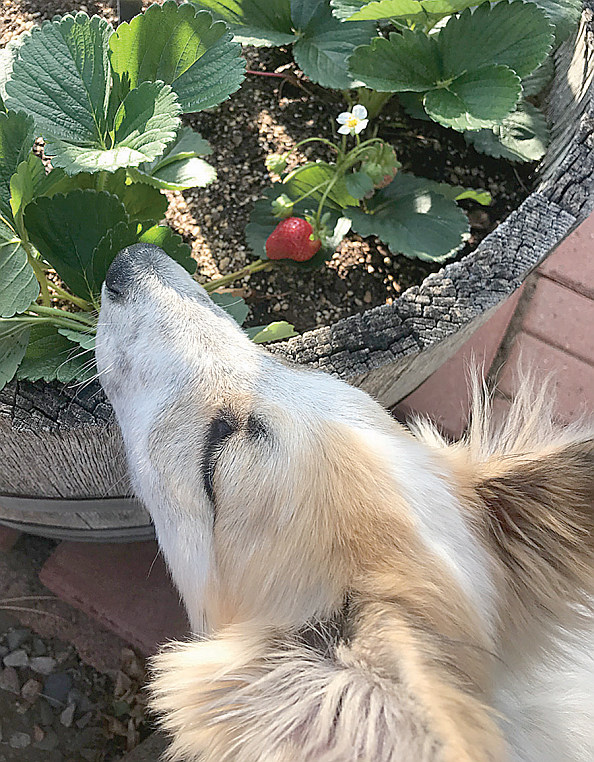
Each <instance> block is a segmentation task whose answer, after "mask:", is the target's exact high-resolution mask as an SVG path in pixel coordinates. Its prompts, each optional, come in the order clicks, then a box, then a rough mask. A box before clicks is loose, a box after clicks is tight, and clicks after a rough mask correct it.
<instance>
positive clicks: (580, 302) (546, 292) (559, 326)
mask: <svg viewBox="0 0 594 762" xmlns="http://www.w3.org/2000/svg"><path fill="white" fill-rule="evenodd" d="M522 328H523V330H524V331H526V332H527V333H531V334H532V335H533V336H537V337H538V338H539V339H541V340H542V341H544V342H545V343H547V344H551V345H552V346H555V347H557V348H559V349H562V350H564V351H565V352H569V353H570V354H572V355H575V356H576V357H579V358H580V359H582V360H585V361H586V362H588V363H591V364H594V300H593V299H588V298H587V297H585V296H582V295H581V294H579V293H576V292H575V291H572V290H571V289H569V288H567V287H566V286H561V285H559V284H558V283H555V281H552V280H549V279H548V278H538V280H537V282H536V289H535V291H534V294H533V296H532V299H531V300H530V304H529V305H528V309H527V311H526V315H525V317H524V321H523V324H522Z"/></svg>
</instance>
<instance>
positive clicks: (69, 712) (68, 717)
mask: <svg viewBox="0 0 594 762" xmlns="http://www.w3.org/2000/svg"><path fill="white" fill-rule="evenodd" d="M75 710H76V706H75V705H74V704H68V706H67V707H66V709H64V711H63V712H62V713H61V714H60V722H61V723H62V725H64V727H65V728H69V727H70V726H71V725H72V721H73V720H74V712H75Z"/></svg>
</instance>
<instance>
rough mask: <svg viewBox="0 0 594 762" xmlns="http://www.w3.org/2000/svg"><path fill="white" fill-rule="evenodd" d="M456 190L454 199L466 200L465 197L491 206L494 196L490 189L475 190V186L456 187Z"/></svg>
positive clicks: (482, 204)
mask: <svg viewBox="0 0 594 762" xmlns="http://www.w3.org/2000/svg"><path fill="white" fill-rule="evenodd" d="M454 191H456V195H455V196H454V201H464V200H465V199H468V200H470V201H475V202H476V203H477V204H480V205H481V206H490V205H491V202H492V201H493V197H492V196H491V194H490V193H489V191H486V190H475V189H474V188H462V189H460V188H456V187H455V188H454Z"/></svg>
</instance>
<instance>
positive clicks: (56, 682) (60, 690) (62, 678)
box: [43, 672, 72, 706]
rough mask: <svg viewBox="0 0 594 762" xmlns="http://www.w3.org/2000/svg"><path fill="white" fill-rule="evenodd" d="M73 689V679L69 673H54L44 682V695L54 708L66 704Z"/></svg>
mask: <svg viewBox="0 0 594 762" xmlns="http://www.w3.org/2000/svg"><path fill="white" fill-rule="evenodd" d="M71 688H72V678H71V677H70V675H69V674H68V673H67V672H53V673H52V674H51V675H48V676H47V677H46V678H45V680H44V681H43V695H44V696H45V698H46V699H47V700H48V701H49V702H50V704H52V705H53V706H56V705H58V704H65V703H66V698H67V697H68V691H69V690H70V689H71Z"/></svg>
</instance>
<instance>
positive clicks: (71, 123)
mask: <svg viewBox="0 0 594 762" xmlns="http://www.w3.org/2000/svg"><path fill="white" fill-rule="evenodd" d="M111 33H112V28H111V26H110V24H108V23H107V21H104V20H102V19H100V18H99V17H98V16H93V18H91V19H89V17H88V16H87V15H86V13H82V12H81V13H77V14H76V16H71V15H68V16H65V17H64V18H62V19H59V20H56V21H46V22H44V23H43V24H42V25H41V27H38V28H35V29H33V30H32V31H31V33H30V35H29V36H27V37H26V38H25V39H24V41H23V44H22V46H21V47H20V48H19V53H18V57H17V59H16V60H15V61H14V64H13V70H12V75H11V79H10V81H9V82H8V83H7V85H6V92H7V94H8V105H9V107H10V108H21V109H24V110H25V111H27V113H29V114H30V115H31V116H32V117H33V118H34V119H35V123H36V126H37V128H38V129H39V130H40V132H41V134H42V135H43V137H44V138H46V139H48V138H59V139H61V140H63V141H65V142H67V143H75V144H77V145H98V144H99V143H100V141H101V138H102V137H103V135H104V133H105V127H106V124H105V119H106V113H107V103H108V98H109V81H110V72H109V60H108V55H107V41H108V39H109V36H110V34H111Z"/></svg>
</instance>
